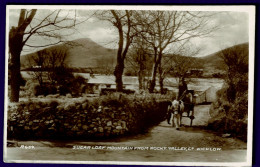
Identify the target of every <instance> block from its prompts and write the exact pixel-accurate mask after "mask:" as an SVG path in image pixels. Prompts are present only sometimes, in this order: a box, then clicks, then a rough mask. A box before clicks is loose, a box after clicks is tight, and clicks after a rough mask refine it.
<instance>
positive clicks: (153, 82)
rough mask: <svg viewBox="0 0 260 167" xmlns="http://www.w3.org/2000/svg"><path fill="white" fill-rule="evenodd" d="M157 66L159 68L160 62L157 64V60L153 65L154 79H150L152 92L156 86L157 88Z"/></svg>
mask: <svg viewBox="0 0 260 167" xmlns="http://www.w3.org/2000/svg"><path fill="white" fill-rule="evenodd" d="M157 68H158V64H157V62H155V64H154V66H153V73H152V79H151V80H150V84H149V92H150V93H153V92H154V88H155V85H156V74H157Z"/></svg>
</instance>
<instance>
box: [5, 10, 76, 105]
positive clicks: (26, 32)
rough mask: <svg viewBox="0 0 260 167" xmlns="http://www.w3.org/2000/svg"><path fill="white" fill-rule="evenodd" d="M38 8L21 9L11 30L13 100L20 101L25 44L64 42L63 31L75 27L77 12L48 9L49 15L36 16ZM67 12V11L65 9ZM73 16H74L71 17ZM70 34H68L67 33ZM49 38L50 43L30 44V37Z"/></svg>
mask: <svg viewBox="0 0 260 167" xmlns="http://www.w3.org/2000/svg"><path fill="white" fill-rule="evenodd" d="M36 12H37V10H36V9H32V10H26V9H21V11H20V16H19V20H18V24H17V26H16V27H12V28H11V30H10V32H9V52H10V55H11V64H10V71H11V97H10V100H11V101H12V102H18V101H19V91H20V86H19V81H18V80H17V79H18V78H19V77H18V76H19V75H20V55H21V52H22V50H23V47H24V46H27V47H46V46H50V45H55V44H58V43H61V42H63V38H62V35H61V31H63V30H67V29H71V28H73V27H75V25H76V24H77V23H76V12H75V11H73V12H74V15H73V16H72V13H71V11H67V14H65V15H64V13H63V11H62V10H54V11H50V10H46V11H45V12H46V13H48V14H47V16H43V15H44V14H43V13H42V14H41V16H38V17H39V18H36ZM65 12H66V11H65ZM71 16H72V17H71ZM66 35H68V34H66ZM33 36H34V37H36V36H38V37H44V38H48V39H49V40H48V41H49V42H50V41H53V42H50V43H48V44H44V45H33V44H29V39H30V38H32V37H33Z"/></svg>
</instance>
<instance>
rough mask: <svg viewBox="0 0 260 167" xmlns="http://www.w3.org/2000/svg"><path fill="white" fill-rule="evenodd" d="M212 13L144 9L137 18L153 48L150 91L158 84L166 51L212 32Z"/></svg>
mask: <svg viewBox="0 0 260 167" xmlns="http://www.w3.org/2000/svg"><path fill="white" fill-rule="evenodd" d="M210 16H211V15H210V14H209V13H207V12H204V13H203V12H186V11H143V12H140V13H139V16H138V17H137V19H138V20H139V22H138V23H140V24H141V26H139V29H140V32H141V35H142V37H143V39H145V40H146V42H147V43H148V44H149V45H150V46H151V47H152V48H153V51H154V64H153V72H152V77H151V82H150V87H149V91H150V92H153V90H154V87H155V84H156V75H157V70H158V67H159V66H160V64H161V61H162V57H163V54H164V52H165V51H166V50H167V48H168V46H169V45H170V44H174V43H177V42H180V41H185V40H189V39H191V38H195V37H202V36H206V35H208V34H210V32H212V31H213V30H214V29H215V25H210V26H209V25H208V22H209V18H210Z"/></svg>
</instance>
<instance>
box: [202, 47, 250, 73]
mask: <svg viewBox="0 0 260 167" xmlns="http://www.w3.org/2000/svg"><path fill="white" fill-rule="evenodd" d="M234 47H236V48H240V49H247V50H248V48H249V45H248V43H242V44H238V45H234V46H231V47H228V48H225V49H229V48H234ZM225 49H224V50H225ZM221 52H222V50H220V51H218V52H215V53H213V54H210V55H208V56H205V57H201V60H202V61H203V62H202V63H203V64H204V66H203V67H204V71H207V72H211V73H214V72H215V73H217V72H223V71H225V70H226V68H227V67H226V65H225V63H224V61H223V59H222V58H221V57H220V54H221Z"/></svg>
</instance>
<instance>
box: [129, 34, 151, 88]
mask: <svg viewBox="0 0 260 167" xmlns="http://www.w3.org/2000/svg"><path fill="white" fill-rule="evenodd" d="M126 60H127V61H126V62H127V64H128V66H130V67H131V69H132V70H133V71H135V73H136V75H137V76H138V82H139V90H143V89H146V85H147V84H146V77H147V76H148V75H147V74H148V72H149V71H150V70H151V68H150V66H151V50H150V49H149V48H148V45H147V44H146V43H145V41H144V40H143V39H142V38H141V37H139V38H138V37H137V38H135V39H134V42H133V45H132V47H131V51H130V53H129V55H128V56H127V59H126Z"/></svg>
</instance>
